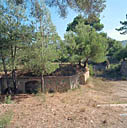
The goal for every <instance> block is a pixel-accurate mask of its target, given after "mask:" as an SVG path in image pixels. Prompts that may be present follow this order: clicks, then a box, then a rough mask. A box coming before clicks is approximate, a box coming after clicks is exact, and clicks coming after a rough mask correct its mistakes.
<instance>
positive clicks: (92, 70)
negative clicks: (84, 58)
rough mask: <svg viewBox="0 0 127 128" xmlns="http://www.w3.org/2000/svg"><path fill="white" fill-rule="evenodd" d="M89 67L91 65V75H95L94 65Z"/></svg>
mask: <svg viewBox="0 0 127 128" xmlns="http://www.w3.org/2000/svg"><path fill="white" fill-rule="evenodd" d="M88 67H89V71H90V75H91V76H93V75H94V74H95V72H94V69H93V66H92V65H89V66H88Z"/></svg>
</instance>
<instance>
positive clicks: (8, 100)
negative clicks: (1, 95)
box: [4, 95, 12, 104]
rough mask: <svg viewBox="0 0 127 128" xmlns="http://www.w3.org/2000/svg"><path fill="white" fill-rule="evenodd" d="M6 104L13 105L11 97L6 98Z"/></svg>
mask: <svg viewBox="0 0 127 128" xmlns="http://www.w3.org/2000/svg"><path fill="white" fill-rule="evenodd" d="M4 103H5V104H11V103H12V100H11V95H9V96H5V100H4Z"/></svg>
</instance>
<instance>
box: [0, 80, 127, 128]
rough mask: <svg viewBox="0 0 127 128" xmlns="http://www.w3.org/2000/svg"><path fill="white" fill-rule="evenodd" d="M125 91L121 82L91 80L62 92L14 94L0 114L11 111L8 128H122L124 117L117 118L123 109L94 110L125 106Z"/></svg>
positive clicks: (125, 83) (0, 106)
mask: <svg viewBox="0 0 127 128" xmlns="http://www.w3.org/2000/svg"><path fill="white" fill-rule="evenodd" d="M120 85H122V86H121V87H120ZM125 88H126V89H127V82H125V81H104V80H100V79H93V80H92V82H88V84H87V85H85V86H82V87H81V88H80V89H76V90H70V91H68V92H66V93H55V94H46V95H38V96H34V95H17V96H15V97H13V98H14V103H13V104H9V105H6V104H3V105H2V104H1V105H0V115H2V114H4V113H5V112H7V111H13V117H12V120H11V122H10V125H9V126H8V128H126V126H127V117H124V116H120V114H123V113H127V111H126V110H125V109H123V108H122V107H97V105H98V104H109V103H114V104H117V103H127V102H126V101H127V99H126V98H125V95H127V92H126V91H125V90H126V89H125ZM120 89H121V92H120V91H119V90H120ZM123 89H124V91H123ZM122 91H123V92H124V96H123V92H122ZM125 92H126V93H125ZM121 95H122V97H121ZM123 97H124V98H123Z"/></svg>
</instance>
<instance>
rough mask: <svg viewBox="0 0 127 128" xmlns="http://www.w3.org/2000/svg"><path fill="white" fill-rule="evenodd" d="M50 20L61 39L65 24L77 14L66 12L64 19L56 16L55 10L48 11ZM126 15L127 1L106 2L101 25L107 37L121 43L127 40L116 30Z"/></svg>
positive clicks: (111, 0) (108, 0) (109, 0)
mask: <svg viewBox="0 0 127 128" xmlns="http://www.w3.org/2000/svg"><path fill="white" fill-rule="evenodd" d="M50 11H51V18H52V21H53V23H54V25H55V26H56V30H57V32H58V34H59V35H60V37H61V38H62V39H63V38H64V34H65V32H66V28H67V24H69V23H71V22H72V21H73V19H74V17H75V16H76V15H78V13H76V12H74V11H72V10H68V15H67V17H66V18H65V19H63V18H61V17H60V16H59V15H58V12H57V10H56V9H55V8H52V9H50ZM126 14H127V0H107V2H106V8H105V10H104V11H103V12H102V14H101V17H100V18H101V23H103V24H104V29H103V31H104V32H106V33H107V34H108V36H109V37H111V38H113V39H116V40H119V41H122V40H127V35H121V34H120V33H119V32H118V31H116V30H115V29H116V28H119V27H120V26H121V24H120V21H125V20H126Z"/></svg>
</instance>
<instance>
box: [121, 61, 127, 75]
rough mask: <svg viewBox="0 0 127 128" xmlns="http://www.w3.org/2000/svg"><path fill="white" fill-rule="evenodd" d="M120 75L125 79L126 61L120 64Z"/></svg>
mask: <svg viewBox="0 0 127 128" xmlns="http://www.w3.org/2000/svg"><path fill="white" fill-rule="evenodd" d="M120 72H121V74H122V75H123V76H126V77H127V61H123V62H122V64H121V70H120Z"/></svg>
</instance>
